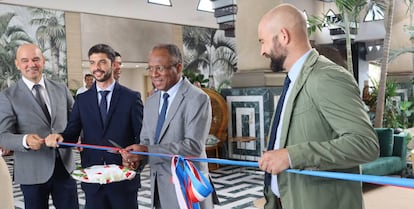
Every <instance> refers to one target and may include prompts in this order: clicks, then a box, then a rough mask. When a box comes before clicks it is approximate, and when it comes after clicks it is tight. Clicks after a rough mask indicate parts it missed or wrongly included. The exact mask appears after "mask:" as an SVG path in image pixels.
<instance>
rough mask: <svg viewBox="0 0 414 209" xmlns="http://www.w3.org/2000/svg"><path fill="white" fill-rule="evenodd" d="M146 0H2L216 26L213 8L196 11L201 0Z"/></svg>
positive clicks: (25, 4)
mask: <svg viewBox="0 0 414 209" xmlns="http://www.w3.org/2000/svg"><path fill="white" fill-rule="evenodd" d="M147 2H148V1H147V0H36V1H28V0H3V1H1V3H9V4H16V5H23V6H33V7H40V8H48V9H57V10H63V11H72V12H83V13H91V14H101V15H109V16H115V17H126V18H132V19H141V20H151V21H157V22H165V23H174V24H182V25H192V26H202V27H210V28H217V27H218V25H217V23H216V18H215V17H214V15H213V13H211V12H204V11H197V6H198V0H171V2H172V5H173V6H172V7H169V6H162V5H157V4H149V3H147Z"/></svg>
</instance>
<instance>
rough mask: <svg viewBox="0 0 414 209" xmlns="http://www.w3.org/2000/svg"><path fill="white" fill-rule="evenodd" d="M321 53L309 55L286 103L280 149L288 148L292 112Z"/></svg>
mask: <svg viewBox="0 0 414 209" xmlns="http://www.w3.org/2000/svg"><path fill="white" fill-rule="evenodd" d="M318 57H319V53H318V52H317V51H316V50H314V49H312V51H311V53H310V54H309V56H308V58H307V59H306V61H305V63H304V64H303V66H302V70H301V72H300V75H299V76H298V78H297V80H296V82H295V83H294V86H293V89H292V91H291V93H290V95H289V99H288V101H287V103H286V107H285V112H284V115H283V123H282V124H283V126H282V132H281V135H280V147H281V148H282V147H285V146H286V140H287V134H288V131H289V127H290V121H291V117H292V111H293V108H294V107H295V103H296V98H297V96H298V95H299V93H300V91H301V90H302V88H303V86H304V85H305V83H306V81H307V79H308V77H309V75H310V73H311V72H312V70H313V65H314V64H315V63H316V61H317V60H318Z"/></svg>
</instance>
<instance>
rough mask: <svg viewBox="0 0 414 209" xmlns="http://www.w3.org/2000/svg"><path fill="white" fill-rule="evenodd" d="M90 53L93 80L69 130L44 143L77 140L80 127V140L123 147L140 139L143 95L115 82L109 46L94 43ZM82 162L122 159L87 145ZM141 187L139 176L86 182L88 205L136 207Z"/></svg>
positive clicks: (79, 100)
mask: <svg viewBox="0 0 414 209" xmlns="http://www.w3.org/2000/svg"><path fill="white" fill-rule="evenodd" d="M88 56H89V63H90V66H89V68H90V71H91V74H93V75H94V76H95V84H94V85H92V87H91V88H90V89H88V90H87V91H86V92H84V93H83V94H80V95H78V97H77V98H76V101H75V105H74V107H73V111H72V114H71V116H70V120H69V123H68V125H67V127H66V129H65V131H64V132H63V133H62V134H61V135H60V134H51V135H49V136H48V137H47V138H46V144H47V145H48V146H52V147H53V146H57V144H56V142H57V141H63V139H64V141H65V142H77V140H78V137H79V134H80V132H81V130H83V138H82V141H81V142H82V143H85V144H94V145H106V146H112V145H111V144H110V143H109V142H108V140H109V139H110V140H112V141H115V142H116V143H118V144H119V145H121V146H123V147H126V146H129V145H131V144H135V143H139V142H140V140H139V134H140V132H141V125H142V124H141V123H142V116H143V113H142V112H143V106H142V101H141V95H140V93H139V92H134V91H132V90H130V89H128V88H126V87H124V86H122V85H120V84H119V83H118V82H116V81H115V79H114V74H113V67H114V60H115V51H114V50H113V49H112V48H111V47H110V46H108V45H105V44H98V45H95V46H93V47H92V48H91V49H90V50H89V52H88ZM104 92H105V93H104ZM105 94H106V95H105ZM102 102H106V103H107V104H106V107H105V108H104V110H102V109H101V107H102ZM62 137H63V138H62ZM81 164H82V167H83V168H86V167H90V166H93V165H104V164H117V165H122V157H121V155H119V154H113V153H109V152H106V151H100V150H93V149H84V150H83V151H82V152H81ZM130 168H133V169H137V168H136V167H135V165H130ZM139 186H140V177H139V175H137V176H136V177H135V178H134V179H132V180H131V181H121V182H115V183H110V184H104V185H100V184H91V183H82V189H83V190H84V191H85V195H86V208H87V209H136V208H138V202H137V195H138V194H137V192H138V188H139Z"/></svg>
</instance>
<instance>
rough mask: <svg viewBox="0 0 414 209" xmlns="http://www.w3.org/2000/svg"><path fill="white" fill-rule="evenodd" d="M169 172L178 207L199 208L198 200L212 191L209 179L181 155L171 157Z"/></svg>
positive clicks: (204, 197) (183, 208) (182, 208)
mask: <svg viewBox="0 0 414 209" xmlns="http://www.w3.org/2000/svg"><path fill="white" fill-rule="evenodd" d="M171 173H172V182H173V184H174V187H175V193H176V195H177V200H178V205H179V206H180V209H199V208H200V205H199V202H201V201H203V200H205V199H206V198H207V196H208V195H209V194H211V193H212V192H213V186H212V185H211V183H210V181H209V180H208V179H207V178H206V177H205V176H204V175H203V174H202V173H201V172H199V170H198V168H197V167H196V166H195V165H194V164H193V163H192V162H191V161H189V160H186V159H185V158H184V157H182V156H179V155H174V156H173V157H172V159H171Z"/></svg>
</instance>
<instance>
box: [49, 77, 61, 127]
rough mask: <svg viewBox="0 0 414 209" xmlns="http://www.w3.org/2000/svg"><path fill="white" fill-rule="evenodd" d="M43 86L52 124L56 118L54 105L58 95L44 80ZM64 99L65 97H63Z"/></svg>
mask: <svg viewBox="0 0 414 209" xmlns="http://www.w3.org/2000/svg"><path fill="white" fill-rule="evenodd" d="M45 85H46V91H47V95H48V97H49V101H50V104H49V105H50V112H51V113H50V123H51V124H53V123H54V121H55V116H56V111H57V110H56V108H57V107H56V105H54V104H57V101H56V100H57V97H58V96H59V95H58V93H56V88H53V87H52V84H51V83H50V82H49V81H48V80H47V79H45ZM65 98H66V96H65Z"/></svg>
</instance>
